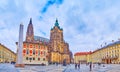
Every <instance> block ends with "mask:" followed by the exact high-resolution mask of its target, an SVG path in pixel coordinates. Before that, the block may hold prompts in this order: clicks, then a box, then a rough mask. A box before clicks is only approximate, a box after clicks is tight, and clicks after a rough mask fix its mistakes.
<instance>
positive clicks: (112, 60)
mask: <svg viewBox="0 0 120 72" xmlns="http://www.w3.org/2000/svg"><path fill="white" fill-rule="evenodd" d="M78 53H81V52H77V53H75V54H74V59H75V62H79V61H81V59H84V60H85V61H86V62H92V63H106V64H119V63H120V41H116V42H113V43H110V44H108V45H106V46H104V47H101V48H100V49H97V50H95V51H93V52H92V53H88V54H87V55H85V54H82V55H81V54H78ZM83 57H84V58H83Z"/></svg>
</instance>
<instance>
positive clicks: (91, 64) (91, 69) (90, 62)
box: [90, 62, 92, 71]
mask: <svg viewBox="0 0 120 72" xmlns="http://www.w3.org/2000/svg"><path fill="white" fill-rule="evenodd" d="M90 71H92V62H90Z"/></svg>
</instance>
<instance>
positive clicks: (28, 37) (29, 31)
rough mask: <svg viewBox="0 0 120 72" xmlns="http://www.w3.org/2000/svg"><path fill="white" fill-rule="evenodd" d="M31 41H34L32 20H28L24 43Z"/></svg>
mask: <svg viewBox="0 0 120 72" xmlns="http://www.w3.org/2000/svg"><path fill="white" fill-rule="evenodd" d="M33 40H34V31H33V24H32V18H30V21H29V24H28V27H27V32H26V41H27V42H31V41H33Z"/></svg>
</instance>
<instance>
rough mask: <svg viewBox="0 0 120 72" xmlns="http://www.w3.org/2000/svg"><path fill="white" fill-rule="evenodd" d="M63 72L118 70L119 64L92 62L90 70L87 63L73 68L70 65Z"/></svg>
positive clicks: (107, 71)
mask: <svg viewBox="0 0 120 72" xmlns="http://www.w3.org/2000/svg"><path fill="white" fill-rule="evenodd" d="M63 72H120V64H104V65H97V64H94V65H93V66H92V71H90V68H89V65H85V64H82V65H81V66H80V69H75V66H74V65H70V66H68V67H67V68H66V69H65V70H64V71H63Z"/></svg>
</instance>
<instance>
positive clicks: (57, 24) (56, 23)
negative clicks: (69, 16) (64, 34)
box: [55, 18, 59, 27]
mask: <svg viewBox="0 0 120 72" xmlns="http://www.w3.org/2000/svg"><path fill="white" fill-rule="evenodd" d="M55 26H57V27H59V23H58V19H57V18H56V21H55Z"/></svg>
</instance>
